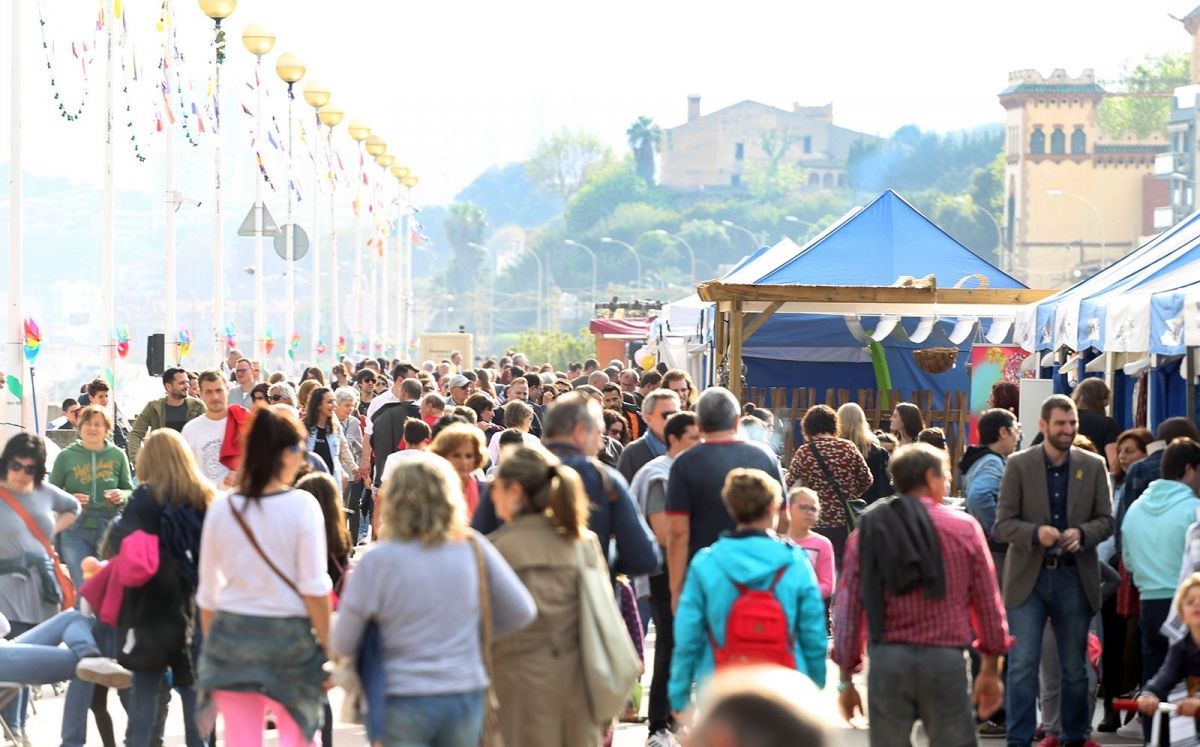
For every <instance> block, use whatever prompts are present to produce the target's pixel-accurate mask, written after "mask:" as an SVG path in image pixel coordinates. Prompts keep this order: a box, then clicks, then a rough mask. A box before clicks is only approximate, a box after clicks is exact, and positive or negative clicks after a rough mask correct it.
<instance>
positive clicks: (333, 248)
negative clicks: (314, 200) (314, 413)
mask: <svg viewBox="0 0 1200 747" xmlns="http://www.w3.org/2000/svg"><path fill="white" fill-rule="evenodd" d="M344 116H345V115H344V114H343V113H342V110H341V109H338V108H337V107H335V106H333V104H325V106H322V107H321V108H320V109H319V110H318V111H317V117H318V118H320V120H321V124H323V125H325V126H326V127H328V128H329V134H328V139H327V140H326V157H327V158H328V159H329V168H330V171H331V172H332V169H333V128H334V127H337V126H338V125H339V124H341V122H342V118H343V117H344ZM336 197H337V180H336V179H334V178H333V176H332V173H331V174H330V178H329V249H330V259H331V261H332V262H333V267H332V268H331V271H330V276H331V281H332V282H330V293H331V294H332V295H333V299H332V302H333V317H332V319H331V320H330V329H329V349H330V350H332V351H333V359H334V360H337V359H338V352H337V347H338V337H340V336H343V330H342V297H341V284H340V282H339V278H340V277H341V264H339V260H338V243H337V211H336V205H337V199H336Z"/></svg>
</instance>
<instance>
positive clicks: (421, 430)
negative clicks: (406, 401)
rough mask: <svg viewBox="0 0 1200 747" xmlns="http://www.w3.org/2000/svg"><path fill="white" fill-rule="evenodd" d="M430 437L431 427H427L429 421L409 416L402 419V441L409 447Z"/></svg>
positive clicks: (430, 438) (428, 439) (431, 437)
mask: <svg viewBox="0 0 1200 747" xmlns="http://www.w3.org/2000/svg"><path fill="white" fill-rule="evenodd" d="M432 439H433V429H431V428H430V427H429V423H426V422H425V421H424V420H421V419H419V418H409V419H408V420H405V421H404V441H405V443H407V444H408V445H409V446H410V447H411V446H412V445H413V444H419V443H421V442H423V441H430V440H432Z"/></svg>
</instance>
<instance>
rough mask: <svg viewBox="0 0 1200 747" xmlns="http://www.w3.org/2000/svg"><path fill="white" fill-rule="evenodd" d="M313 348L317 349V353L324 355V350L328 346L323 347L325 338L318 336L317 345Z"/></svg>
mask: <svg viewBox="0 0 1200 747" xmlns="http://www.w3.org/2000/svg"><path fill="white" fill-rule="evenodd" d="M314 349H315V350H316V351H317V355H325V351H326V350H328V348H326V347H325V340H323V339H321V338H320V337H318V338H317V347H316V348H314Z"/></svg>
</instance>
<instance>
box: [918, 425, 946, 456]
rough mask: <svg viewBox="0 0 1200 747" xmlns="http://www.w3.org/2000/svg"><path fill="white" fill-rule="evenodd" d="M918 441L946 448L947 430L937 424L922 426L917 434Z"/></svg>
mask: <svg viewBox="0 0 1200 747" xmlns="http://www.w3.org/2000/svg"><path fill="white" fill-rule="evenodd" d="M917 441H919V442H921V443H923V444H929V445H930V446H932V447H933V448H935V449H941V450H942V451H945V450H946V432H945V431H943V430H942V429H941V428H938V427H936V426H931V427H929V428H922V429H921V432H920V433H918V434H917Z"/></svg>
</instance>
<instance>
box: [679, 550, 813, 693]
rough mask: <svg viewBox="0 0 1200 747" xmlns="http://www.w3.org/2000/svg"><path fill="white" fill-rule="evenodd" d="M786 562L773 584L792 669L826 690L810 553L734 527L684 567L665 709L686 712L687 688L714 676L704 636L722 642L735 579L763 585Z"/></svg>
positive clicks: (753, 585)
mask: <svg viewBox="0 0 1200 747" xmlns="http://www.w3.org/2000/svg"><path fill="white" fill-rule="evenodd" d="M785 565H787V566H789V568H788V570H787V572H785V573H784V574H783V577H782V578H781V579H780V580H779V584H778V585H777V586H776V587H775V596H776V597H777V598H778V599H779V603H780V604H781V605H783V611H784V613H785V614H786V615H787V619H788V623H789V627H790V629H791V630H792V631H793V633H792V637H793V639H794V641H795V651H794V655H795V659H796V668H797V669H798V670H799V671H800V672H803V673H804V674H806V675H808V676H809V677H810V678H811V679H812V681H813V682H815V683H816V685H817V687H824V685H825V652H826V648H827V646H828V636H827V635H826V633H825V603H824V602H823V601H822V600H821V591H820V589H819V588H818V586H817V576H816V573H814V572H813V568H812V564H811V563H810V562H809V560H808V556H807V555H806V554H805V552H804V550H803V549H802V548H800V547H797V546H796V545H794V544H792V543H791V542H787V541H784V540H780V539H776V538H773V537H771V536H768V535H767V534H766V533H765V532H757V531H748V532H735V533H733V534H730V535H726V536H725V537H722V538H721V539H719V540H717V541H716V542H715V543H713V544H712V545H711V546H710V547H707V548H705V549H703V550H701V551H700V552H699V553H697V554H696V557H695V558H693V559H692V562H691V565H689V566H688V570H687V579H686V580H685V581H684V584H683V593H682V594H681V595H680V597H679V608H678V609H677V610H676V612H675V650H674V651H673V652H672V654H671V680H670V683H669V684H668V686H667V688H668V689H667V692H668V696H669V698H670V700H671V710H673V711H682V710H686V709H687V707H688V705H689V702H690V700H691V694H692V686H693V685H694V684H697V685H698V684H700V683H701V682H702V681H703V680H704V679H705V678H707V677H708V676H709V675H710V674H711V673H712V669H713V651H712V644H711V643H710V642H709V640H708V633H709V631H712V635H713V638H715V639H716V641H717V645H718V646H723V645H725V621H726V618H728V617H729V608H730V607H732V606H733V603H734V600H736V599H737V597H738V591H737V587H735V586H734V585H733V584H734V581H737V582H738V583H740V584H743V585H745V586H747V587H749V588H751V589H766V588H767V587H769V586H770V585H771V579H772V578H773V577H774V576H775V572H776V571H778V570H779V569H780V568H782V567H783V566H785Z"/></svg>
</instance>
